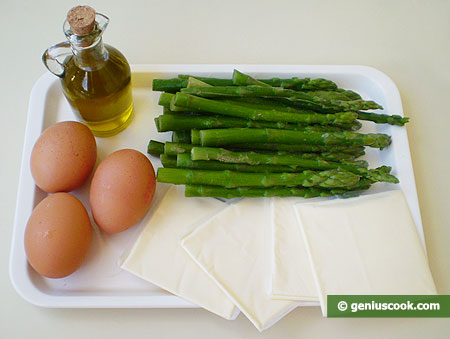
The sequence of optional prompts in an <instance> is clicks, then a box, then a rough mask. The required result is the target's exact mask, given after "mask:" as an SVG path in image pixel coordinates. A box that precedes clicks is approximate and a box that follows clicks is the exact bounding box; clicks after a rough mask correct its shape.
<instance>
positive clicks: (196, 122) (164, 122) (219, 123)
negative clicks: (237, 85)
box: [155, 113, 342, 132]
mask: <svg viewBox="0 0 450 339" xmlns="http://www.w3.org/2000/svg"><path fill="white" fill-rule="evenodd" d="M155 124H156V128H157V129H158V132H167V131H183V130H188V129H211V128H231V127H248V128H278V129H289V130H296V131H305V132H306V131H320V132H339V131H342V128H340V127H337V126H329V125H325V126H322V125H301V124H292V123H286V122H272V121H255V120H247V119H241V118H234V117H227V116H220V115H219V116H206V115H197V116H195V115H189V114H176V113H174V114H165V115H160V116H158V117H156V118H155Z"/></svg>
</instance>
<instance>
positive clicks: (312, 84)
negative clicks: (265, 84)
mask: <svg viewBox="0 0 450 339" xmlns="http://www.w3.org/2000/svg"><path fill="white" fill-rule="evenodd" d="M272 86H273V85H272ZM279 87H282V88H286V89H292V90H296V91H308V90H335V89H337V88H338V86H337V85H336V84H335V83H334V82H333V81H330V80H327V79H322V78H317V79H310V78H304V79H299V78H297V77H294V78H291V79H285V80H282V81H281V83H280V86H279Z"/></svg>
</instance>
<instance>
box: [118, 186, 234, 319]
mask: <svg viewBox="0 0 450 339" xmlns="http://www.w3.org/2000/svg"><path fill="white" fill-rule="evenodd" d="M226 206H228V205H227V204H226V203H223V202H221V201H219V200H217V199H211V198H186V197H185V196H184V188H183V187H182V186H172V187H170V188H169V190H168V191H167V193H166V194H165V195H164V197H163V199H162V200H161V202H160V204H159V206H158V208H157V209H156V211H155V213H154V215H153V216H152V217H151V218H150V220H149V221H148V224H147V225H146V226H145V228H144V230H143V231H142V233H141V235H140V236H139V238H138V240H137V241H136V243H135V245H134V247H133V248H132V250H131V252H130V254H129V256H128V257H127V258H126V259H125V261H124V263H123V264H122V268H123V269H125V270H126V271H128V272H131V273H133V274H135V275H137V276H139V277H141V278H142V279H145V280H147V281H149V282H151V283H153V284H155V285H157V286H159V287H161V288H163V289H165V290H167V291H169V292H171V293H173V294H176V295H178V296H180V297H182V298H183V299H186V300H188V301H190V302H192V303H194V304H197V305H198V306H201V307H203V308H205V309H207V310H208V311H211V312H213V313H215V314H217V315H220V316H221V317H224V318H226V319H232V318H233V317H235V316H236V315H237V313H235V312H234V311H235V309H236V307H235V305H234V304H233V302H232V301H231V300H230V299H229V298H228V297H227V296H226V295H225V293H223V292H222V291H221V290H220V289H219V288H218V287H217V286H216V284H215V283H214V282H213V281H212V280H211V279H210V278H209V277H208V276H207V275H206V274H205V273H204V272H203V271H202V270H201V269H200V268H199V267H198V265H197V264H196V263H195V262H194V261H192V259H191V258H190V257H189V255H188V254H187V253H186V252H185V251H184V250H183V249H182V248H181V246H180V239H181V238H182V237H183V236H184V235H186V234H187V233H189V232H191V231H192V230H193V229H194V228H195V227H197V226H198V225H200V223H201V222H204V221H205V220H207V219H208V218H210V217H211V216H212V215H214V214H216V213H217V212H219V211H220V210H222V209H223V208H225V207H226Z"/></svg>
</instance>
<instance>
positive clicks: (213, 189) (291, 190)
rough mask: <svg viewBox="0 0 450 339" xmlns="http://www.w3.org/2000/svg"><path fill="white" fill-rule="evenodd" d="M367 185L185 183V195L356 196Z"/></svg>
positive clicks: (226, 197) (247, 196) (228, 197)
mask: <svg viewBox="0 0 450 339" xmlns="http://www.w3.org/2000/svg"><path fill="white" fill-rule="evenodd" d="M367 188H368V187H364V188H360V189H357V190H352V191H348V190H345V189H341V188H331V189H326V188H318V187H307V188H298V187H267V188H263V187H236V188H224V187H220V186H208V185H186V188H185V196H186V197H216V198H225V199H233V198H260V197H266V198H269V197H301V198H306V199H308V198H316V197H329V196H333V195H338V196H341V197H344V198H347V197H350V196H358V195H359V194H360V192H361V191H362V190H364V189H367Z"/></svg>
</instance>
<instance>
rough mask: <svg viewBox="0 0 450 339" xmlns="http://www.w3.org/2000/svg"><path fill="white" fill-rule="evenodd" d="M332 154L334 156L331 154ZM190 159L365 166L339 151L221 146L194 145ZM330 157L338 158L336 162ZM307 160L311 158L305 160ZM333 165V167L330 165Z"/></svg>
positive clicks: (314, 166) (316, 166) (313, 166)
mask: <svg viewBox="0 0 450 339" xmlns="http://www.w3.org/2000/svg"><path fill="white" fill-rule="evenodd" d="M330 154H331V155H330ZM333 155H334V156H333ZM191 157H192V160H217V161H221V162H228V163H235V164H239V163H240V164H248V165H263V164H265V165H294V166H301V167H303V168H308V169H318V170H323V169H332V168H342V169H344V170H347V171H351V172H355V173H359V171H358V170H357V169H353V168H354V167H357V168H360V167H363V168H366V167H367V166H368V164H367V162H366V161H351V160H350V159H349V158H348V156H347V157H346V156H345V155H343V154H340V153H300V154H295V153H284V152H282V153H273V152H272V153H257V152H233V151H230V150H226V149H223V148H213V147H196V146H194V147H193V148H192V149H191ZM330 158H334V159H339V160H338V162H334V161H332V160H331V159H330ZM307 160H311V162H310V161H307ZM332 166H334V167H332Z"/></svg>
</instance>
